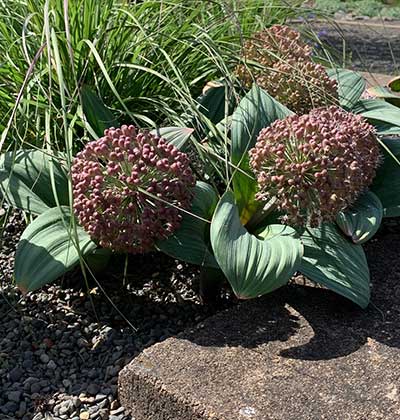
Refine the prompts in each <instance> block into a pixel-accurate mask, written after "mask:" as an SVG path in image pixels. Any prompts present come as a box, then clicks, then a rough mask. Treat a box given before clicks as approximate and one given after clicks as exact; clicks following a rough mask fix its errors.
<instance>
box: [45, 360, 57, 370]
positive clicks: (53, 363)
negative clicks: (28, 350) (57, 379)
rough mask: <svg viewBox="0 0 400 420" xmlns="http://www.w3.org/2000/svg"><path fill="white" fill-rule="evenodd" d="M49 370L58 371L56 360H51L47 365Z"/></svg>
mask: <svg viewBox="0 0 400 420" xmlns="http://www.w3.org/2000/svg"><path fill="white" fill-rule="evenodd" d="M47 368H48V369H51V370H54V369H57V365H56V362H55V361H54V360H50V361H49V363H47Z"/></svg>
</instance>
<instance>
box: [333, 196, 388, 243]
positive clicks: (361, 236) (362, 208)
mask: <svg viewBox="0 0 400 420" xmlns="http://www.w3.org/2000/svg"><path fill="white" fill-rule="evenodd" d="M382 217H383V206H382V203H381V201H380V200H379V198H378V197H377V196H376V195H375V194H374V193H373V192H371V191H367V192H366V193H365V194H363V195H362V196H361V197H360V198H359V199H358V200H357V202H356V203H354V204H353V205H352V206H351V207H349V208H347V209H346V210H343V211H341V212H340V213H339V214H338V216H337V218H336V223H337V225H338V226H339V228H340V229H341V230H342V232H343V233H344V234H345V235H347V236H348V237H349V238H350V239H351V240H352V242H353V243H355V244H363V243H364V242H367V241H368V240H369V239H371V238H372V237H373V236H374V235H375V233H376V232H377V231H378V229H379V226H380V224H381V222H382Z"/></svg>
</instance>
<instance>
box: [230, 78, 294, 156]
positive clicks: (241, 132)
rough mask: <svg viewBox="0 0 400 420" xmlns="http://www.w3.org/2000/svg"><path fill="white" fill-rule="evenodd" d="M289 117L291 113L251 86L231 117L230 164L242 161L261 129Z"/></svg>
mask: <svg viewBox="0 0 400 420" xmlns="http://www.w3.org/2000/svg"><path fill="white" fill-rule="evenodd" d="M289 115H293V112H292V111H290V110H289V109H287V108H286V107H285V106H284V105H282V104H280V103H279V102H278V101H276V100H275V99H274V98H273V97H272V96H270V95H269V94H268V93H267V92H265V91H264V90H263V89H261V88H260V87H259V86H257V85H253V87H252V88H251V90H250V91H249V92H248V93H247V95H246V96H245V97H244V98H243V99H242V100H241V101H240V103H239V106H238V107H237V109H236V110H235V112H234V113H233V115H232V125H231V132H232V156H231V161H232V163H233V164H238V163H240V162H241V161H242V158H243V156H245V154H246V153H247V152H248V151H249V149H250V148H252V147H253V146H254V144H255V142H256V139H257V136H258V134H259V132H260V131H261V129H262V128H264V127H268V126H269V125H271V124H272V123H273V122H274V121H275V120H278V119H283V118H285V117H287V116H289Z"/></svg>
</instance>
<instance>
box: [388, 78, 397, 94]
mask: <svg viewBox="0 0 400 420" xmlns="http://www.w3.org/2000/svg"><path fill="white" fill-rule="evenodd" d="M388 86H389V88H390V89H391V90H392V91H393V92H400V77H399V76H396V77H394V78H393V79H392V80H390V81H389V83H388Z"/></svg>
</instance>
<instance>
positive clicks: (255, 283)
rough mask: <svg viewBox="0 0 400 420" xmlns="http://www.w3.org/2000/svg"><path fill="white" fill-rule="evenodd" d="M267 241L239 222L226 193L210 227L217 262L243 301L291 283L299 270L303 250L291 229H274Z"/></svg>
mask: <svg viewBox="0 0 400 420" xmlns="http://www.w3.org/2000/svg"><path fill="white" fill-rule="evenodd" d="M271 229H273V230H274V231H273V235H272V237H268V239H266V240H262V239H259V238H257V237H256V236H254V235H252V234H250V233H249V232H247V230H246V229H245V228H244V227H243V225H242V224H241V222H240V218H239V212H238V208H237V206H236V204H235V199H234V195H233V193H232V192H226V193H225V194H224V195H223V196H222V198H221V200H220V202H219V203H218V206H217V208H216V210H215V213H214V217H213V219H212V223H211V236H210V237H211V244H212V248H213V250H214V255H215V258H216V260H217V262H218V264H219V266H220V267H221V270H222V271H223V272H224V274H225V276H226V278H227V279H228V281H229V283H230V284H231V286H232V289H233V291H234V292H235V294H236V296H238V297H239V298H241V299H249V298H254V297H257V296H260V295H263V294H266V293H269V292H272V291H273V290H275V289H277V288H278V287H281V286H283V285H284V284H286V283H287V282H288V280H289V279H290V278H291V276H292V275H293V274H294V272H295V271H296V270H297V269H298V267H299V264H300V261H301V257H302V253H303V247H302V244H301V242H300V240H299V239H298V238H297V237H296V236H295V232H294V231H293V229H292V228H290V227H289V226H282V225H278V226H276V227H271Z"/></svg>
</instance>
